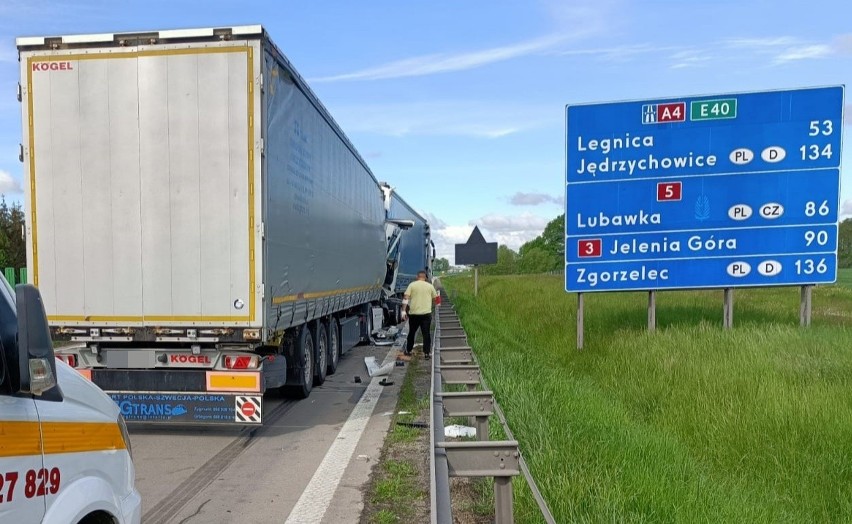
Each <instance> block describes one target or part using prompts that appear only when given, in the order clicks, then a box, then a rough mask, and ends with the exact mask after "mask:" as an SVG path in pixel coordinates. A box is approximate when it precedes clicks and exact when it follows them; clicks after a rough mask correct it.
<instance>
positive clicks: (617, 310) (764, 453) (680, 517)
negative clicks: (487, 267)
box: [444, 272, 852, 523]
mask: <svg viewBox="0 0 852 524" xmlns="http://www.w3.org/2000/svg"><path fill="white" fill-rule="evenodd" d="M850 280H852V273H850V272H842V273H841V281H842V282H844V283H845V285H835V286H825V287H818V288H816V289H815V290H814V304H813V324H812V327H811V328H809V329H802V328H800V327H799V325H798V320H799V297H800V295H799V290H798V288H775V289H759V290H736V291H735V292H734V304H735V306H734V329H733V330H729V331H725V330H723V329H722V292H721V291H701V292H660V293H658V296H657V320H658V330H657V331H656V332H654V333H648V332H647V331H646V330H645V326H646V322H647V316H646V315H647V310H646V305H647V295H646V294H644V293H606V294H587V295H586V301H585V302H586V310H585V349H584V350H583V351H577V350H576V301H577V299H576V296H575V295H573V294H572V295H569V294H567V293H565V292H564V291H563V283H562V277H561V276H528V277H514V276H510V277H484V278H482V279H481V281H480V290H479V296H478V297H477V298H476V299H474V298H473V296H472V279H470V278H445V279H444V285H445V286H446V287H447V288H448V289H449V290H450V291H451V293H453V294H454V295H455V297H454V303H455V306H456V308H457V309H458V310H459V313H460V316H461V318H462V321H463V323H464V326H465V328H466V330H467V332H468V336H469V340H470V341H471V344H472V346H473V347H474V349H475V351H476V353H477V357H478V358H479V361H480V364H481V365H482V368H483V372H484V375H485V378H486V380H487V381H488V385H489V386H490V388H491V389H493V390H494V391H495V395H496V397H497V401H498V402H499V404H500V405H501V407H503V409H504V411H505V412H506V416H507V418H508V419H509V424H510V426H511V428H512V431H513V432H514V434H515V437H516V438H517V439H518V440H519V441H520V443H521V449H522V450H523V452H524V456H525V458H526V460H527V462H528V464H529V465H530V467H531V469H532V472H533V475H534V477H535V478H536V481H537V483H538V486H539V489H541V491H542V492H543V494H544V496H545V498H546V499H547V501H548V503H549V505H550V508H551V511H552V512H553V513H554V516H555V518H556V520H557V522H749V523H752V522H849V521H852V328H851V327H850V326H852V286H850ZM494 425H496V423H492V427H493V426H494ZM492 433H493V432H492ZM515 486H516V490H515V494H516V501H515V507H516V510H515V515H516V521H517V522H540V521H541V518H540V517H539V516H538V509H537V506H536V505H535V502H534V500H533V499H532V497H531V495H530V493H529V490H528V489H527V488H526V487H525V486H524V484H523V482H521V481H517V482H515Z"/></svg>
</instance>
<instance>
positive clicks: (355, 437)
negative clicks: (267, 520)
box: [286, 347, 397, 524]
mask: <svg viewBox="0 0 852 524" xmlns="http://www.w3.org/2000/svg"><path fill="white" fill-rule="evenodd" d="M396 353H397V348H396V347H392V348H391V350H390V352H389V353H388V354H387V356H386V357H385V360H384V362H383V363H382V365H385V364H387V363H388V362H392V361H393V360H395V359H396ZM383 378H384V377H373V380H371V381H370V385H369V386H367V391H365V392H364V395H363V396H362V397H361V400H359V401H358V404H356V405H355V409H353V410H352V413H350V414H349V418H348V419H347V420H346V423H344V424H343V427H342V428H341V429H340V433H338V434H337V438H336V439H334V443H332V445H331V448H329V450H328V453H326V454H325V458H323V460H322V463H321V464H320V465H319V468H317V470H316V472H315V473H314V476H313V477H312V478H311V481H310V482H309V483H308V486H307V487H306V488H305V491H304V492H302V496H301V497H299V501H298V502H296V506H295V507H293V511H291V512H290V516H289V517H287V521H286V524H314V523H316V524H319V523H320V522H322V518H323V517H324V516H325V512H326V511H327V510H328V506H329V505H330V504H331V499H332V498H333V497H334V492H335V491H337V486H338V484H340V480H341V479H342V478H343V472H344V471H345V470H346V466H347V465H349V461H350V460H352V455H353V454H354V453H355V446H357V445H358V441H359V440H361V435H362V434H363V433H364V429H365V428H366V427H367V422H369V421H370V416H372V414H373V410H375V409H376V403H378V401H379V397H380V396H381V394H382V389H383V388H384V386H382V385H381V384H379V382H380V381H381V380H382V379H383Z"/></svg>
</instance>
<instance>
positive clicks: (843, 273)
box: [837, 268, 852, 288]
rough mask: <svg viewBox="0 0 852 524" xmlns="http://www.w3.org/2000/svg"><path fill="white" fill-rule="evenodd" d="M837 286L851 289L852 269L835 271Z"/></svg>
mask: <svg viewBox="0 0 852 524" xmlns="http://www.w3.org/2000/svg"><path fill="white" fill-rule="evenodd" d="M837 285H839V286H845V287H847V288H852V269H849V268H847V269H838V270H837Z"/></svg>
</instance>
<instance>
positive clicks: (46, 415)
mask: <svg viewBox="0 0 852 524" xmlns="http://www.w3.org/2000/svg"><path fill="white" fill-rule="evenodd" d="M135 475H136V473H135V470H134V468H133V462H132V459H131V450H130V439H129V437H128V433H127V429H126V427H125V425H124V419H123V418H122V416H121V414H120V413H119V409H118V406H116V404H115V403H114V402H113V401H112V400H111V399H110V398H109V397H108V396H107V395H106V394H105V393H104V392H103V391H101V390H100V389H99V388H98V387H97V386H95V385H94V384H93V383H92V382H90V381H88V380H86V379H85V378H84V377H83V376H82V375H80V374H79V373H78V372H76V371H75V370H73V369H72V368H71V367H69V366H68V365H67V364H65V363H64V362H62V361H59V360H57V359H56V358H55V356H54V352H53V344H52V341H51V338H50V330H49V328H48V325H47V317H46V316H45V312H44V306H43V304H42V300H41V295H40V294H39V292H38V290H36V288H35V287H33V286H31V285H19V286H18V287H17V288H16V289H14V290H13V289H12V288H11V287H10V286H9V284H8V282H6V280H5V279H3V278H2V276H0V522H4V523H5V522H11V523H16V524H29V523H37V522H42V523H49V524H107V523H110V524H114V523H119V524H125V523H130V524H137V523H139V522H140V521H141V506H142V504H141V497H140V496H139V492H138V491H136V488H135V486H134V482H135Z"/></svg>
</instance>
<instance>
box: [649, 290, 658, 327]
mask: <svg viewBox="0 0 852 524" xmlns="http://www.w3.org/2000/svg"><path fill="white" fill-rule="evenodd" d="M656 329H657V292H656V291H654V290H653V289H652V290H651V291H648V331H651V332H653V331H654V330H656Z"/></svg>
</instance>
